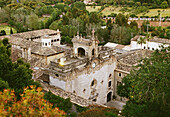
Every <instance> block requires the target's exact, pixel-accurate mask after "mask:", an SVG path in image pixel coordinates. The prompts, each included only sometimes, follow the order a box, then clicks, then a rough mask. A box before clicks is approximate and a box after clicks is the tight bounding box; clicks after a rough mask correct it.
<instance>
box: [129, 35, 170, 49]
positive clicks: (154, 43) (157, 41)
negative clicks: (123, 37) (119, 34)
mask: <svg viewBox="0 0 170 117" xmlns="http://www.w3.org/2000/svg"><path fill="white" fill-rule="evenodd" d="M140 37H142V38H144V36H141V35H137V36H135V37H134V38H132V39H131V44H130V48H131V50H136V49H148V50H156V49H159V50H160V49H161V46H162V45H163V46H164V47H168V46H169V45H170V40H168V39H163V38H158V37H153V39H151V40H150V41H149V42H148V41H147V40H146V44H142V45H141V44H138V43H137V42H138V41H139V39H140Z"/></svg>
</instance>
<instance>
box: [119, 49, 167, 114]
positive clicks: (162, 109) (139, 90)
mask: <svg viewBox="0 0 170 117" xmlns="http://www.w3.org/2000/svg"><path fill="white" fill-rule="evenodd" d="M169 52H170V46H169V47H165V48H164V47H162V49H161V50H156V51H155V52H153V53H152V55H151V56H150V57H149V58H143V59H142V60H141V61H139V64H138V65H137V66H136V67H134V69H133V70H132V71H131V72H130V74H129V75H127V76H126V77H124V78H123V79H122V83H121V84H120V85H118V87H117V88H118V90H117V93H118V95H119V96H121V97H126V98H128V99H129V101H128V102H127V103H126V105H125V107H124V109H123V114H124V116H128V117H129V116H134V117H167V116H170V112H169V96H170V93H169V90H170V88H169V86H168V85H169V79H170V72H169V71H170V53H169Z"/></svg>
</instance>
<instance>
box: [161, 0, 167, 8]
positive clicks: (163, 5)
mask: <svg viewBox="0 0 170 117" xmlns="http://www.w3.org/2000/svg"><path fill="white" fill-rule="evenodd" d="M161 8H162V9H166V8H168V3H167V1H164V2H162V4H161Z"/></svg>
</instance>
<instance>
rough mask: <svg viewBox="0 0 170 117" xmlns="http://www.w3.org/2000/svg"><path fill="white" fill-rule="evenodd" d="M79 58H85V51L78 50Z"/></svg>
mask: <svg viewBox="0 0 170 117" xmlns="http://www.w3.org/2000/svg"><path fill="white" fill-rule="evenodd" d="M78 56H79V57H83V56H85V50H84V49H83V48H78Z"/></svg>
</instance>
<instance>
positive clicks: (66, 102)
mask: <svg viewBox="0 0 170 117" xmlns="http://www.w3.org/2000/svg"><path fill="white" fill-rule="evenodd" d="M44 99H46V100H47V101H49V102H50V103H52V104H53V108H55V107H58V108H59V109H61V110H64V112H66V113H68V112H69V110H70V109H71V107H72V103H71V102H70V98H67V99H64V98H61V97H59V96H56V95H54V94H53V93H51V92H50V91H49V92H48V93H45V95H44Z"/></svg>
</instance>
